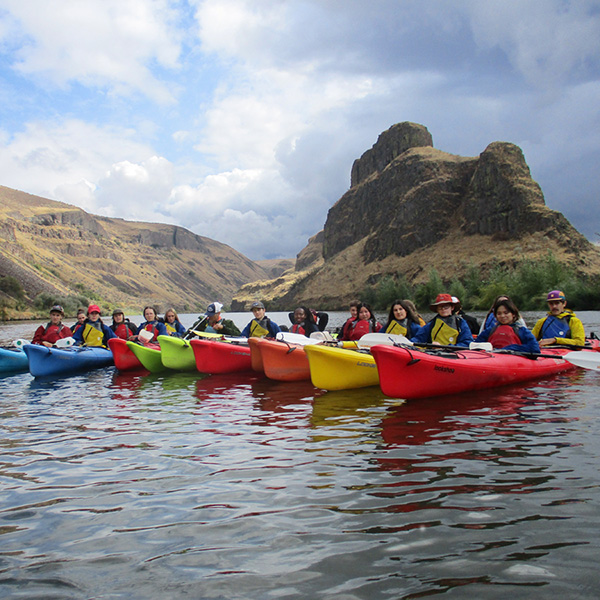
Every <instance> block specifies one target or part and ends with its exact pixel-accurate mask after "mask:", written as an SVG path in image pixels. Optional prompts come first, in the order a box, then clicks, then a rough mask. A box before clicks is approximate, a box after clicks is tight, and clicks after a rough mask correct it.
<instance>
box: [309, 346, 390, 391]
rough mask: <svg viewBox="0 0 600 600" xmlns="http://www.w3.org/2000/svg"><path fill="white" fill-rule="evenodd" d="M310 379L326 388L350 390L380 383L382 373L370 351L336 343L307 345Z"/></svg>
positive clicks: (315, 384)
mask: <svg viewBox="0 0 600 600" xmlns="http://www.w3.org/2000/svg"><path fill="white" fill-rule="evenodd" d="M304 350H305V352H306V356H308V364H309V366H310V379H311V381H312V383H313V385H314V386H315V387H318V388H321V389H323V390H350V389H354V388H360V387H368V386H370V385H379V373H378V372H377V365H376V364H375V359H374V358H373V356H372V355H371V354H370V353H367V352H358V351H357V350H349V349H347V348H336V347H332V346H321V345H317V344H314V345H310V346H304Z"/></svg>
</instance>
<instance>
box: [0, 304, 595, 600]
mask: <svg viewBox="0 0 600 600" xmlns="http://www.w3.org/2000/svg"><path fill="white" fill-rule="evenodd" d="M228 316H232V317H233V318H234V320H235V321H236V323H238V325H240V326H243V325H244V324H245V323H246V321H247V320H248V316H249V315H248V314H235V315H228ZM537 316H539V315H538V314H537V313H536V314H534V313H531V314H527V313H526V314H525V318H526V320H527V322H528V323H529V324H530V325H532V324H533V323H534V321H535V318H536V317H537ZM579 316H580V317H581V318H582V320H583V322H584V325H585V326H586V331H596V332H597V333H600V313H599V312H584V313H580V314H579ZM284 317H286V315H283V314H277V315H275V320H276V321H277V322H285V318H284ZM344 318H345V315H343V314H341V313H340V314H335V315H332V324H338V323H339V322H342V321H343V319H344ZM139 320H140V319H139V318H138V322H139ZM182 320H184V319H182ZM192 321H193V315H185V320H184V324H186V325H189V324H191V322H192ZM38 324H39V323H34V322H23V323H10V324H2V325H0V341H1V342H4V343H6V342H7V341H10V340H12V339H15V338H19V337H31V335H32V334H33V331H34V329H35V326H37V325H38ZM599 384H600V373H599V372H594V371H589V370H587V371H586V370H581V369H578V370H575V371H572V372H569V373H566V374H563V375H559V376H555V377H553V378H551V379H546V380H542V381H536V382H530V383H528V384H526V385H519V386H513V387H506V388H501V389H498V390H486V391H484V392H481V393H471V394H465V395H463V396H450V397H442V398H431V399H425V400H417V401H410V402H403V401H401V400H396V399H391V398H387V397H385V396H384V395H383V394H382V393H381V392H380V391H379V389H378V388H367V389H362V390H352V391H347V392H329V393H325V392H322V391H320V390H316V389H315V388H314V387H313V386H312V385H311V384H310V382H299V383H279V382H274V381H269V380H267V379H264V378H261V377H260V376H257V375H251V374H236V375H229V376H201V375H199V374H191V373H179V374H177V373H173V374H168V375H146V376H142V375H135V374H124V373H118V372H116V371H115V369H114V368H108V369H103V370H98V371H93V372H89V373H85V374H81V375H75V376H72V377H66V378H62V379H56V380H51V381H37V380H35V379H33V378H32V377H31V376H30V375H29V374H27V373H26V374H18V375H13V376H9V377H4V378H1V379H0V398H1V401H0V415H1V417H2V422H1V425H2V429H1V433H0V444H1V447H0V498H1V503H0V597H2V598H28V599H31V598H40V599H41V598H44V599H48V598H60V599H64V598H77V599H83V598H94V599H112V598H128V599H129V598H132V599H140V600H141V599H155V598H156V599H159V598H160V599H164V598H194V599H208V598H214V599H236V600H237V599H256V600H265V599H269V598H273V599H285V598H290V599H307V600H308V599H310V600H315V599H336V600H357V599H361V600H362V599H365V600H366V599H369V600H371V599H385V598H390V599H394V600H397V599H413V598H425V597H436V596H442V595H443V597H444V598H452V599H457V598H477V599H482V598H483V599H496V598H498V599H500V598H507V597H513V598H518V599H519V600H522V599H530V598H531V599H533V598H535V599H539V598H564V599H568V600H573V599H588V598H589V599H596V598H598V597H599V595H600V575H599V574H598V566H597V563H598V556H599V555H600V549H599V545H600V527H599V525H600V477H599V475H598V465H599V464H600V402H599V394H598V391H599V387H598V386H599Z"/></svg>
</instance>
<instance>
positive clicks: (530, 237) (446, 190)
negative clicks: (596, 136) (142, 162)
mask: <svg viewBox="0 0 600 600" xmlns="http://www.w3.org/2000/svg"><path fill="white" fill-rule="evenodd" d="M317 239H318V240H319V241H318V242H317V241H316V240H317ZM321 249H322V250H321ZM548 249H552V252H553V254H554V256H555V257H556V258H557V259H558V260H560V261H562V262H565V263H568V264H569V265H570V267H571V268H573V269H574V270H575V271H577V272H581V273H598V272H600V253H599V252H598V250H597V248H596V247H594V246H593V244H591V243H590V242H589V241H588V240H587V239H586V238H585V237H584V236H583V235H581V234H580V233H579V232H578V231H577V230H575V228H573V227H572V226H571V225H570V223H569V222H568V221H567V219H566V218H565V217H564V216H563V215H562V214H561V213H559V212H557V211H553V210H551V209H549V208H548V207H547V206H546V204H545V201H544V195H543V193H542V190H541V188H540V186H539V185H538V184H537V183H536V182H535V181H534V180H533V179H532V177H531V173H530V171H529V167H528V166H527V163H526V162H525V158H524V156H523V153H522V151H521V149H520V148H519V147H518V146H516V145H514V144H511V143H508V142H493V143H491V144H489V146H488V147H487V148H485V150H484V151H483V152H482V153H481V154H480V155H479V156H476V157H462V156H457V155H454V154H449V153H447V152H443V151H442V150H438V149H436V148H434V147H433V141H432V137H431V135H430V133H429V132H428V131H427V129H426V128H425V127H424V126H422V125H418V124H415V123H399V124H397V125H394V126H393V127H391V128H390V129H389V130H387V131H385V132H384V133H382V134H381V135H380V136H379V139H378V140H377V142H376V143H375V145H374V146H373V147H372V148H371V149H370V150H367V151H366V152H365V153H364V154H363V155H362V156H361V157H360V158H359V159H357V160H356V161H355V162H354V165H353V166H352V175H351V187H350V189H349V190H348V191H347V192H346V193H345V194H344V195H343V196H342V197H341V198H340V199H339V200H338V201H337V202H336V203H335V204H334V205H333V206H332V207H331V209H330V210H329V213H328V215H327V220H326V222H325V226H324V229H323V231H322V232H321V233H319V234H318V235H317V236H315V238H311V241H310V242H309V245H308V246H307V247H306V248H305V249H304V250H303V251H302V252H301V253H300V254H299V255H298V259H297V262H296V270H295V271H294V272H288V277H289V280H288V281H287V282H286V281H284V280H282V278H281V277H280V278H279V279H278V280H276V281H272V282H263V285H262V287H257V284H253V285H252V286H249V287H248V288H242V289H241V290H240V291H239V292H238V293H237V294H236V295H235V298H234V303H235V305H237V306H240V307H241V306H244V305H246V304H247V302H248V301H249V300H250V299H251V297H256V296H262V297H263V298H265V299H266V300H269V301H271V305H272V307H273V308H282V309H285V308H288V307H290V306H293V305H299V304H309V305H312V306H315V307H319V306H326V307H328V308H342V307H344V306H345V305H346V304H347V302H348V301H349V300H350V299H352V298H354V297H356V295H357V294H358V293H359V292H360V291H361V290H363V289H365V287H366V286H368V285H371V284H374V283H376V282H377V281H379V280H380V279H381V278H382V277H384V276H386V275H397V274H402V275H404V276H405V277H406V278H407V280H408V281H410V282H413V283H419V282H421V281H424V280H426V279H427V278H428V275H429V273H430V271H431V269H432V268H433V267H435V268H436V270H437V271H438V272H439V273H440V274H441V275H442V277H443V278H444V279H446V280H447V281H450V280H451V279H452V278H453V277H460V275H461V274H463V273H464V271H465V270H466V268H467V267H468V266H469V265H475V266H477V267H479V268H480V270H481V272H482V275H483V274H485V272H486V271H488V270H489V269H491V268H492V267H493V266H495V265H498V264H500V265H511V266H514V265H515V264H517V263H518V262H519V261H521V260H523V259H526V258H528V259H538V258H541V257H542V256H544V255H546V254H547V251H548ZM319 251H321V252H320V255H318V254H319ZM300 257H311V260H300ZM284 279H285V278H284Z"/></svg>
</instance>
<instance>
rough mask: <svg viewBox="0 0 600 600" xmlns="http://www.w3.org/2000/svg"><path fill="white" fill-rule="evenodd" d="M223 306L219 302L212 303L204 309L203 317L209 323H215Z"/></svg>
mask: <svg viewBox="0 0 600 600" xmlns="http://www.w3.org/2000/svg"><path fill="white" fill-rule="evenodd" d="M222 308H223V305H222V304H221V303H220V302H213V303H212V304H209V305H208V306H207V307H206V312H205V313H204V316H205V317H208V322H209V323H211V324H212V323H216V322H217V321H218V320H219V319H220V318H221V309H222Z"/></svg>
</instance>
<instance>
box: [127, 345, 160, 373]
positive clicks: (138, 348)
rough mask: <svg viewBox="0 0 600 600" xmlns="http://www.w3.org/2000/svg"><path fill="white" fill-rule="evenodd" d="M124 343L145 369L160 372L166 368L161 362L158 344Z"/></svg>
mask: <svg viewBox="0 0 600 600" xmlns="http://www.w3.org/2000/svg"><path fill="white" fill-rule="evenodd" d="M126 344H127V347H128V348H129V349H130V350H131V351H132V352H133V353H134V354H135V355H136V356H137V358H138V360H139V361H140V362H141V363H142V366H143V367H144V369H147V370H148V371H150V373H161V372H162V371H166V370H167V367H165V366H164V365H163V364H162V360H161V358H160V346H159V345H158V344H138V343H137V342H126Z"/></svg>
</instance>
